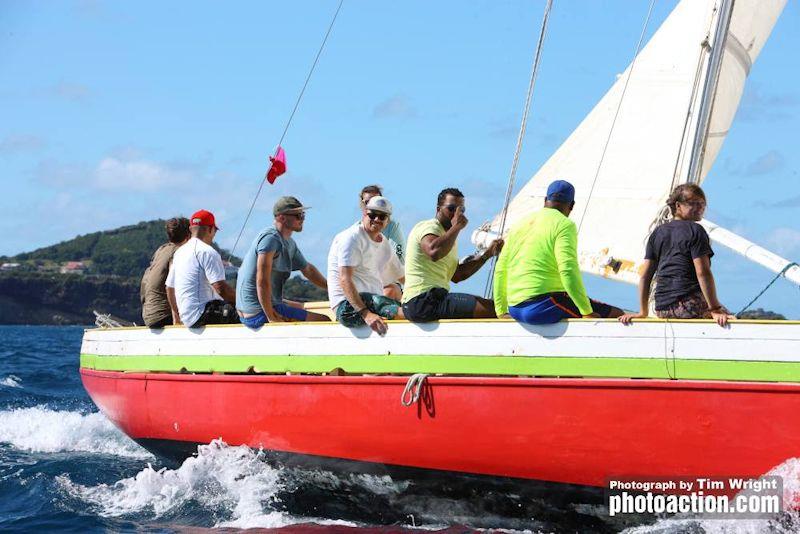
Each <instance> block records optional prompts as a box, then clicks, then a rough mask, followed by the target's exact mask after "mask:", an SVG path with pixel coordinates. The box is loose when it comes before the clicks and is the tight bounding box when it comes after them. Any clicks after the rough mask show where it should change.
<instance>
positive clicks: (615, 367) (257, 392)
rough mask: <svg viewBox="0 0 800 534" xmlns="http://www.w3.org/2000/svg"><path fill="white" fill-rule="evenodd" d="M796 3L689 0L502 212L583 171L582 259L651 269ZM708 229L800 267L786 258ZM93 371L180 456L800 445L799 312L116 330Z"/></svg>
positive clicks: (146, 432) (573, 481) (124, 423)
mask: <svg viewBox="0 0 800 534" xmlns="http://www.w3.org/2000/svg"><path fill="white" fill-rule="evenodd" d="M783 6H784V1H783V0H736V2H735V3H734V2H733V1H732V0H682V1H681V2H680V3H679V4H678V5H677V7H676V8H675V10H674V11H673V12H672V14H671V15H670V16H669V17H668V18H667V19H666V21H665V22H664V23H663V25H662V26H661V28H660V29H659V30H658V31H657V32H656V33H655V34H654V36H653V37H652V39H651V40H650V42H649V43H648V44H647V45H646V46H645V47H644V48H643V49H642V50H641V52H640V53H639V54H638V55H637V57H636V58H635V60H634V61H633V63H632V64H631V65H630V66H629V67H628V69H627V70H626V71H625V72H624V73H623V74H622V76H620V77H619V79H618V80H617V82H616V83H615V84H614V85H613V87H612V88H611V89H610V90H609V91H608V93H607V94H606V95H605V96H604V97H603V98H602V99H601V100H600V102H599V104H598V105H597V106H596V107H595V108H594V110H593V111H592V112H591V113H590V114H589V115H588V116H587V117H586V119H585V120H584V121H583V122H582V123H581V124H580V125H579V126H578V127H577V129H576V130H575V132H574V133H573V134H572V135H571V136H570V137H569V138H568V139H567V140H566V141H565V142H564V144H563V145H562V146H561V147H560V148H559V149H558V150H557V151H556V152H555V154H554V155H553V156H552V157H551V158H550V159H549V160H548V161H547V162H546V163H545V164H544V166H543V167H542V168H541V169H540V170H539V171H538V172H537V173H536V174H535V175H534V176H533V178H532V179H531V180H530V182H529V183H528V184H527V185H525V186H524V187H523V188H522V189H521V191H520V192H519V194H518V195H517V196H516V197H515V198H514V199H513V201H512V202H511V203H510V205H509V208H508V210H507V212H506V214H505V217H506V218H507V221H508V226H506V228H508V227H510V226H513V224H514V221H516V220H518V219H519V218H520V217H522V216H523V215H525V214H527V213H530V212H531V211H532V210H536V209H539V208H540V206H541V205H542V200H543V195H544V191H545V187H546V185H547V183H548V182H549V181H550V180H551V179H552V178H555V177H569V179H570V180H571V181H572V182H573V183H574V184H575V185H576V189H577V190H578V195H579V196H578V199H577V206H578V207H577V208H576V211H575V212H573V217H574V218H576V221H579V226H580V236H579V243H580V251H579V252H580V262H581V268H582V270H583V271H584V272H587V273H592V274H597V275H600V276H604V277H607V278H610V279H614V280H619V281H623V282H631V283H635V282H636V281H637V279H638V273H639V268H640V261H641V258H642V257H643V253H642V252H643V250H644V241H645V238H646V235H647V232H648V228H649V227H650V225H651V223H653V222H654V221H657V220H658V218H659V217H660V210H661V208H662V206H663V204H664V200H665V198H666V196H667V194H668V193H669V191H670V190H671V189H672V187H673V186H674V185H676V184H679V183H684V182H693V183H701V182H702V181H703V179H704V177H705V176H706V174H707V173H708V170H709V168H710V167H711V165H712V164H713V162H714V159H715V158H716V156H717V154H718V152H719V150H720V148H721V146H722V142H723V141H724V139H725V134H726V133H727V130H728V128H729V126H730V124H731V122H732V120H733V116H734V114H735V112H736V108H737V106H738V103H739V100H740V97H741V95H742V91H743V87H744V82H745V80H746V77H747V73H748V71H749V69H750V66H751V65H752V63H753V61H754V60H755V59H756V57H757V56H758V53H759V52H760V50H761V48H762V47H763V46H764V43H765V41H766V40H767V37H768V36H769V34H770V32H771V30H772V27H773V26H774V24H775V22H776V20H777V18H778V16H779V15H780V13H781V11H782V9H783ZM645 124H646V127H645ZM581 195H583V197H581ZM618 213H624V214H625V217H626V221H627V222H626V224H625V225H624V226H622V225H615V227H614V228H613V231H611V230H609V229H608V227H607V225H606V224H605V221H607V220H608V219H609V217H610V215H612V214H618ZM502 218H503V214H501V215H498V217H497V218H495V219H494V220H493V221H491V222H490V223H488V224H486V225H485V226H484V227H483V228H482V229H480V230H479V231H477V232H476V233H475V234H474V236H473V237H474V242H475V243H476V244H477V245H481V244H485V243H486V241H487V240H489V239H492V238H494V237H496V236H497V235H499V234H501V233H502V231H501V226H502V224H501V220H502ZM704 225H705V226H706V227H707V228H708V229H709V233H710V235H711V237H712V239H714V240H715V241H716V242H718V243H721V244H723V245H726V246H731V247H732V248H734V249H736V250H739V251H740V252H742V253H743V254H744V255H746V256H747V257H748V258H750V259H752V260H754V261H757V262H759V263H762V264H764V265H766V266H767V267H768V268H770V269H773V270H775V271H776V272H780V273H782V274H783V276H785V277H786V278H787V279H790V280H792V281H794V282H796V283H798V282H800V268H798V267H796V266H794V267H793V266H791V265H792V264H791V263H790V262H788V260H784V259H782V258H779V257H777V256H776V255H774V254H771V253H769V252H768V251H766V250H764V249H761V248H759V247H757V246H755V245H753V244H751V243H746V242H745V241H744V240H743V239H742V238H740V237H738V236H735V235H734V234H733V233H731V232H729V231H727V230H725V229H723V228H720V227H718V226H716V225H714V224H713V223H710V222H708V221H705V222H704ZM80 367H81V370H80V372H81V376H82V380H83V384H84V386H85V388H86V390H87V391H88V393H89V395H90V396H91V398H92V399H93V401H94V402H95V404H97V406H98V407H99V409H100V410H101V411H102V412H103V413H104V414H105V415H106V416H107V417H108V418H109V419H110V420H111V421H113V422H114V423H115V424H116V425H117V426H118V427H119V428H121V429H122V430H123V431H124V432H125V433H126V434H128V435H129V436H131V437H132V438H133V439H134V440H136V441H137V442H138V443H140V444H141V445H143V446H144V447H146V448H148V449H150V450H151V451H153V452H156V453H158V454H161V455H165V456H170V457H183V456H186V455H189V454H191V453H192V452H193V451H195V450H196V447H197V445H198V444H203V443H208V442H210V441H212V440H214V439H217V438H222V439H223V440H224V441H225V442H227V443H228V444H231V445H248V446H251V447H254V448H262V449H265V450H269V451H273V452H275V453H278V454H280V455H285V456H289V457H292V458H298V459H300V461H305V462H313V463H319V462H321V463H327V462H330V463H334V464H335V463H339V462H346V464H347V465H348V466H350V467H352V468H355V467H359V466H361V467H365V468H368V467H370V466H373V467H374V466H389V467H404V468H414V469H422V470H425V471H431V472H435V473H461V474H469V475H479V476H487V477H492V478H495V477H509V478H510V479H513V480H519V481H541V482H547V483H562V484H570V485H579V486H584V487H602V486H604V484H606V481H607V480H608V479H610V478H614V477H623V476H647V477H679V476H706V477H711V476H723V475H724V476H742V477H756V476H759V475H761V474H764V473H766V472H768V471H769V470H770V469H772V468H773V467H775V466H777V465H779V464H781V463H782V462H783V461H784V460H786V459H787V458H793V457H796V456H799V455H800V421H799V420H798V418H797V417H796V414H797V413H798V412H800V322H796V321H770V322H766V321H746V320H740V321H736V322H735V323H734V324H733V325H732V326H731V327H730V328H727V329H723V328H720V327H719V326H717V325H716V324H715V323H713V322H711V321H703V320H670V321H664V320H659V319H646V320H641V321H637V322H635V323H634V324H633V325H631V326H629V327H625V326H623V325H621V324H619V323H617V322H616V321H608V320H602V319H579V320H568V321H563V322H560V323H557V324H553V325H545V326H529V325H522V324H518V323H516V322H514V321H511V320H504V319H497V320H451V321H440V322H438V323H431V324H412V323H408V322H404V321H396V322H393V323H392V324H391V326H390V328H389V331H388V333H387V334H386V336H385V337H379V336H378V335H377V334H375V333H373V332H371V331H370V330H369V329H367V328H363V329H347V328H344V327H342V326H340V325H338V324H335V323H325V324H323V323H316V324H315V323H294V324H289V323H280V324H268V325H265V326H264V327H262V328H261V329H259V330H257V331H252V330H249V329H247V328H245V327H243V326H238V325H236V326H208V327H205V328H201V329H187V328H183V327H168V328H165V329H163V330H149V329H146V328H98V329H90V330H87V331H86V332H85V334H84V337H83V343H82V346H81V355H80Z"/></svg>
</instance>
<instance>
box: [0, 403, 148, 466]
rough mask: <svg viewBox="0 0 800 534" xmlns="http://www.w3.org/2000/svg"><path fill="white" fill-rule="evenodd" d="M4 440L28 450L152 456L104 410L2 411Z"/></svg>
mask: <svg viewBox="0 0 800 534" xmlns="http://www.w3.org/2000/svg"><path fill="white" fill-rule="evenodd" d="M0 443H8V444H10V445H11V446H13V447H15V448H17V449H20V450H23V451H28V452H90V453H98V454H113V455H116V456H125V457H128V458H149V457H151V455H150V453H148V452H147V451H145V450H144V449H143V448H141V447H139V446H138V445H137V444H136V443H135V442H134V441H133V440H131V439H130V438H128V437H127V436H126V435H125V434H123V433H122V432H120V431H119V430H118V429H117V428H116V427H115V426H114V425H113V424H112V423H111V422H110V421H109V420H108V419H107V418H106V417H105V416H104V415H103V414H101V413H90V414H82V413H79V412H70V411H58V410H51V409H49V408H47V407H44V406H36V407H33V408H18V409H14V410H4V411H0Z"/></svg>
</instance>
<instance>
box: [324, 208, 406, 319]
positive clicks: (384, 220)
mask: <svg viewBox="0 0 800 534" xmlns="http://www.w3.org/2000/svg"><path fill="white" fill-rule="evenodd" d="M391 214H392V205H391V203H390V202H389V201H388V200H387V199H386V198H384V197H382V196H374V197H372V198H370V199H369V201H368V202H367V203H366V204H365V206H364V209H363V212H362V217H361V221H360V222H359V223H357V224H355V225H353V226H351V227H350V228H347V229H346V230H344V231H342V232H340V233H339V234H337V235H336V237H335V238H334V239H333V243H332V244H331V249H330V252H329V253H328V298H329V299H330V305H331V309H332V310H334V311H335V312H336V319H338V320H339V322H340V323H342V324H343V325H344V326H347V327H351V328H352V327H356V326H363V325H365V324H366V325H368V326H369V327H370V328H372V330H374V331H375V332H377V333H378V334H380V335H383V334H385V333H386V329H387V326H386V322H385V321H384V319H402V318H403V311H402V309H401V308H400V303H399V302H398V301H397V300H394V299H391V298H388V297H385V296H384V295H383V289H384V287H386V286H388V285H391V284H394V283H395V282H402V280H403V265H402V263H400V260H399V259H398V257H397V255H396V253H395V249H394V247H393V246H392V244H391V241H390V240H389V239H388V238H386V236H384V235H382V234H381V232H382V231H383V229H384V227H385V226H386V225H387V224H388V223H389V217H390V216H391Z"/></svg>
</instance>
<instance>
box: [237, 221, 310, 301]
mask: <svg viewBox="0 0 800 534" xmlns="http://www.w3.org/2000/svg"><path fill="white" fill-rule="evenodd" d="M267 252H275V256H274V257H273V259H272V276H270V282H271V285H272V304H273V305H275V304H280V303H281V302H282V301H283V284H284V283H285V282H286V280H288V279H289V276H291V274H292V271H299V270H302V269H304V268H305V267H306V265H308V261H306V259H305V257H303V254H302V253H301V252H300V249H298V248H297V243H295V242H294V239H292V238H291V237H289V238H288V239H284V238H283V236H282V235H281V233H280V232H279V231H278V230H277V229H276V228H274V227H269V228H265V229H263V230H262V231H261V232H260V233H259V234H258V235H257V236H256V238H255V239H254V240H253V243H252V244H251V245H250V247H249V248H248V249H247V252H246V253H245V255H244V258H242V265H241V267H239V275H238V277H237V279H236V307H237V308H238V309H239V310H240V311H241V312H243V313H248V314H250V313H258V312H259V311H261V304H260V303H259V302H258V292H257V290H256V269H257V267H258V255H259V254H266V253H267Z"/></svg>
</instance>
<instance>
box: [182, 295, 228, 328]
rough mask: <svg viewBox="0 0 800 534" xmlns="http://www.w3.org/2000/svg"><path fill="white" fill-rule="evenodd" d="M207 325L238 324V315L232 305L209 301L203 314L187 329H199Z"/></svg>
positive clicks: (219, 301) (220, 301)
mask: <svg viewBox="0 0 800 534" xmlns="http://www.w3.org/2000/svg"><path fill="white" fill-rule="evenodd" d="M207 324H239V314H238V313H236V308H235V307H234V306H233V305H231V304H228V303H227V302H225V301H224V300H211V301H209V302H206V307H205V309H204V310H203V314H202V315H201V316H200V318H199V319H198V320H197V322H196V323H194V324H193V325H192V326H190V327H189V328H200V327H201V326H205V325H207Z"/></svg>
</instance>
